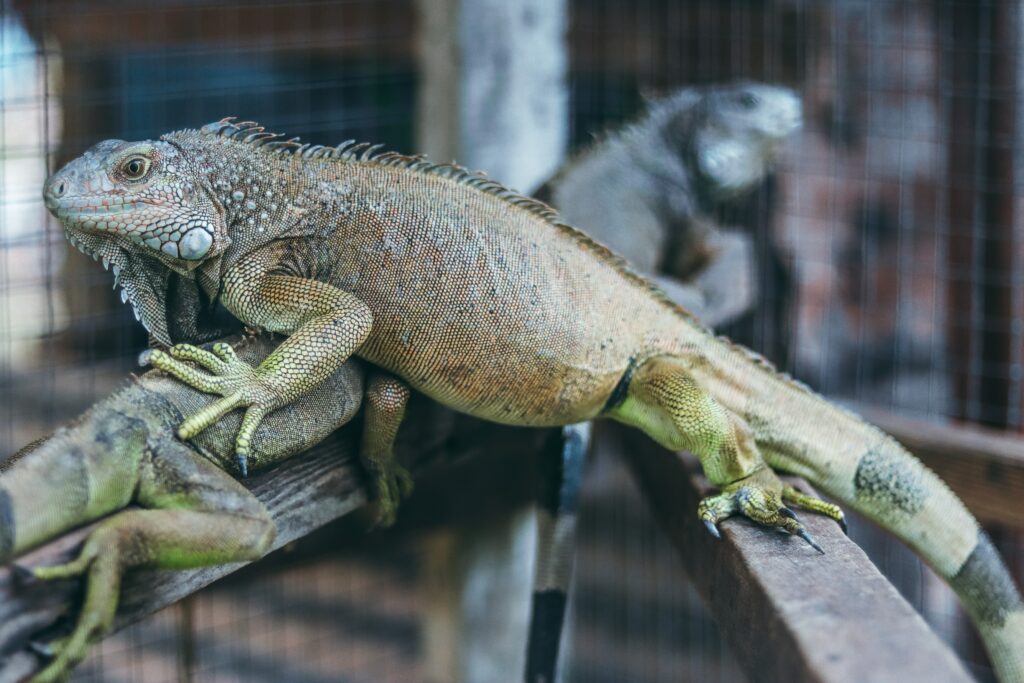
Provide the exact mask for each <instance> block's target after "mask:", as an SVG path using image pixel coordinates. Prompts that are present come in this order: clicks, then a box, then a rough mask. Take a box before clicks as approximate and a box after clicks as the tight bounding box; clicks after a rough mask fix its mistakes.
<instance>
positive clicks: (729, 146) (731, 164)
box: [659, 82, 802, 196]
mask: <svg viewBox="0 0 1024 683" xmlns="http://www.w3.org/2000/svg"><path fill="white" fill-rule="evenodd" d="M659 107H660V108H662V110H663V111H664V112H665V115H664V118H665V119H666V120H665V129H666V131H667V134H668V137H669V141H670V144H675V145H676V146H677V147H678V148H679V149H680V152H681V153H682V154H683V155H685V156H687V157H688V158H689V159H690V163H692V164H693V165H694V166H695V170H696V171H697V173H698V174H699V175H700V176H701V177H702V179H703V180H704V184H705V185H706V186H707V187H706V188H705V189H708V190H710V191H711V192H712V193H713V194H716V195H725V196H729V195H735V194H737V193H739V192H742V191H743V190H746V189H749V188H751V187H752V186H753V185H755V184H756V183H758V182H760V181H761V180H762V179H763V178H764V176H765V174H766V173H767V172H768V169H769V167H770V165H771V162H772V160H773V159H774V156H775V154H776V152H777V150H778V146H779V144H780V143H781V142H782V141H783V140H785V139H786V138H787V137H789V136H790V135H792V134H793V133H794V132H795V131H796V130H797V129H799V128H800V126H801V123H802V114H801V102H800V97H799V95H797V94H796V93H795V92H793V91H792V90H790V89H789V88H784V87H780V86H773V85H765V84H762V83H750V82H741V83H736V84H732V85H724V86H713V87H709V88H700V89H695V90H694V89H687V90H684V91H682V92H681V93H679V94H677V95H676V96H674V97H672V98H669V99H668V100H666V101H665V102H663V103H662V104H660V105H659Z"/></svg>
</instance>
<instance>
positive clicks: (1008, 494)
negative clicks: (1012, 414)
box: [851, 405, 1024, 528]
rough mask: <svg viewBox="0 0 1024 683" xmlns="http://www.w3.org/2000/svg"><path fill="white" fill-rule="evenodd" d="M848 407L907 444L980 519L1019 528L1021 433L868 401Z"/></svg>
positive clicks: (1023, 486)
mask: <svg viewBox="0 0 1024 683" xmlns="http://www.w3.org/2000/svg"><path fill="white" fill-rule="evenodd" d="M851 408H852V409H853V410H854V411H855V412H857V413H859V414H860V415H863V416H864V418H865V419H867V420H868V421H870V422H872V423H874V424H876V425H878V426H879V427H880V428H882V429H883V430H884V431H886V432H888V433H889V434H891V435H892V436H893V437H895V438H896V440H897V441H899V442H900V443H902V444H903V445H904V446H906V447H907V448H908V449H909V450H910V452H911V453H913V454H914V455H916V456H917V457H919V458H920V459H921V460H922V461H924V463H925V464H926V465H928V467H930V468H931V469H932V470H934V471H935V473H936V474H938V475H939V476H940V477H942V479H943V480H944V481H945V482H946V483H947V484H949V486H950V488H952V489H953V491H954V492H956V494H957V495H958V496H960V498H961V499H962V500H963V501H964V503H966V505H967V507H968V508H970V510H971V512H973V513H974V515H975V516H976V517H977V518H978V519H979V520H980V521H981V522H982V523H986V524H987V523H1000V524H1006V525H1009V526H1013V527H1016V528H1024V505H1021V504H1020V496H1021V491H1024V438H1021V437H1019V436H1016V435H1010V434H1007V433H1006V432H1001V431H998V430H994V429H986V428H984V427H976V426H969V425H952V424H938V423H935V422H928V421H925V420H919V419H914V418H909V417H904V416H901V415H897V414H895V413H891V412H888V411H884V410H880V409H878V408H872V407H868V406H861V405H855V406H851Z"/></svg>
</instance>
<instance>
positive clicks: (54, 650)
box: [31, 530, 121, 683]
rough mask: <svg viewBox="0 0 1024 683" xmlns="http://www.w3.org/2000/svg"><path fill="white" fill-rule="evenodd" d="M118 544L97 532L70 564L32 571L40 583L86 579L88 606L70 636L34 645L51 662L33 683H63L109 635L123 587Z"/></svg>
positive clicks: (108, 536) (109, 537) (80, 615)
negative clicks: (94, 645) (95, 644)
mask: <svg viewBox="0 0 1024 683" xmlns="http://www.w3.org/2000/svg"><path fill="white" fill-rule="evenodd" d="M117 545H118V544H117V540H116V539H115V538H114V537H113V536H112V535H110V534H103V533H102V532H101V530H98V531H97V532H94V534H93V535H92V536H90V537H89V540H88V541H87V542H86V544H85V547H84V548H83V549H82V552H81V553H80V554H79V555H78V557H77V558H76V559H74V560H72V561H71V562H68V563H67V564H61V565H56V566H52V567H37V568H35V569H32V570H31V572H32V575H33V576H34V577H35V579H37V580H39V581H55V580H60V579H72V578H76V577H79V576H83V575H84V576H86V577H87V588H86V595H87V598H86V602H85V604H84V606H83V607H82V612H81V614H79V617H78V623H77V624H76V625H75V630H74V631H72V633H71V635H70V636H67V637H65V638H60V639H57V640H54V641H51V642H49V643H45V644H43V643H35V644H34V647H33V649H35V650H36V651H37V652H38V653H39V654H40V655H42V656H45V657H50V658H52V659H51V661H50V662H49V664H47V665H46V667H45V668H44V669H43V670H42V671H40V672H39V673H38V674H36V675H35V676H34V677H33V678H32V679H31V681H32V683H53V682H55V681H63V680H65V679H66V678H67V677H68V675H69V674H70V673H71V669H73V668H74V667H75V665H77V664H78V663H79V662H81V661H82V660H83V659H85V655H86V653H87V652H88V650H89V646H90V645H92V643H94V642H96V641H97V640H99V639H100V638H102V637H103V636H104V635H106V634H107V633H109V632H110V630H111V628H112V626H113V623H114V613H115V611H116V608H117V600H118V592H119V590H120V586H121V566H120V553H119V551H118V547H117Z"/></svg>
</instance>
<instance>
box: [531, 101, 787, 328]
mask: <svg viewBox="0 0 1024 683" xmlns="http://www.w3.org/2000/svg"><path fill="white" fill-rule="evenodd" d="M801 122H802V114H801V103H800V97H799V96H798V95H797V94H796V93H795V92H793V91H792V90H790V89H789V88H784V87H779V86H771V85H765V84H761V83H750V82H739V83H735V84H730V85H715V86H703V87H693V88H685V89H683V90H680V91H678V92H677V93H675V94H674V95H671V96H669V97H665V98H663V99H659V100H655V101H653V102H651V104H650V106H649V108H648V110H647V111H646V113H644V115H643V116H641V117H640V118H638V119H637V120H636V121H634V122H632V123H630V124H629V125H627V126H626V127H624V128H623V129H621V130H616V131H612V132H610V133H608V134H607V135H604V136H602V137H600V138H598V140H597V141H596V142H595V143H594V144H592V145H590V146H588V147H587V148H586V149H584V150H583V151H582V152H580V153H579V154H577V155H575V156H574V157H573V158H571V159H570V160H569V161H567V162H566V163H565V164H564V165H563V166H562V167H561V168H560V169H559V170H558V171H557V172H556V173H555V175H554V176H553V177H552V178H551V179H550V180H549V181H547V183H545V184H544V186H543V187H542V188H541V189H540V190H538V192H537V196H538V197H540V198H541V199H543V200H545V201H547V202H548V203H550V204H551V205H552V206H554V207H555V208H556V209H558V212H559V214H560V216H561V220H563V221H565V222H566V223H570V224H572V225H576V226H579V227H581V228H582V229H584V230H585V231H586V232H587V234H589V235H590V236H591V237H593V238H595V239H596V240H598V241H599V242H601V243H603V244H605V245H606V246H608V247H610V248H611V249H612V250H613V251H615V252H616V253H618V254H619V255H621V256H623V257H625V258H626V259H627V260H628V261H629V262H630V263H631V264H632V265H633V266H634V267H635V268H637V269H639V270H640V271H641V272H642V273H644V275H646V276H649V277H652V278H654V279H655V280H656V282H657V283H658V285H659V286H661V287H662V288H663V289H664V291H665V292H666V293H668V294H669V295H671V296H672V298H673V299H674V300H676V301H677V302H678V303H680V304H682V305H684V306H687V307H688V308H689V309H691V310H692V311H693V312H694V313H697V314H698V315H699V317H700V318H701V320H703V321H704V322H706V323H708V324H709V325H712V326H716V325H717V324H718V323H720V322H725V321H727V320H729V319H731V318H734V317H735V316H737V315H739V314H740V313H742V312H743V311H745V310H746V309H747V308H748V306H749V305H750V301H749V294H748V295H747V296H745V294H747V293H749V292H751V291H753V290H754V285H753V282H752V281H753V279H754V277H755V275H754V272H753V271H754V263H753V260H754V255H753V248H752V246H753V245H752V244H751V243H750V240H749V238H747V237H745V236H744V235H741V234H739V233H737V232H736V231H732V230H723V229H721V228H720V227H719V226H718V224H717V221H716V220H715V218H714V216H715V213H716V210H717V209H718V208H720V207H722V206H724V205H727V204H728V203H730V202H734V201H735V200H736V199H737V198H739V197H741V196H743V195H744V194H749V192H750V191H752V190H753V189H754V188H755V187H757V186H758V185H759V184H761V183H763V182H764V180H765V178H766V177H767V175H768V174H769V172H770V171H771V167H772V164H773V162H774V161H775V157H776V156H777V154H778V150H779V147H780V145H781V144H782V143H783V142H784V141H785V140H786V139H787V138H788V137H789V136H790V135H792V134H793V133H794V132H795V131H796V130H798V129H799V127H800V125H801ZM737 279H746V280H748V281H749V282H748V283H747V284H746V286H743V285H739V286H732V287H726V286H721V283H722V282H732V283H735V282H736V281H737ZM684 282H685V283H686V284H685V285H684V284H683V283H684Z"/></svg>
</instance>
